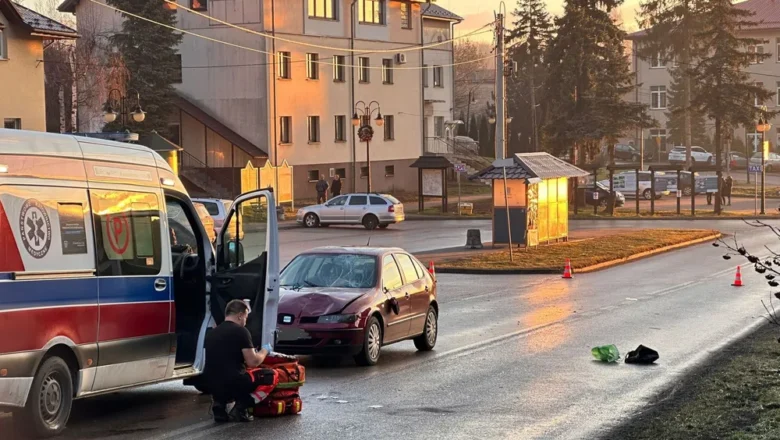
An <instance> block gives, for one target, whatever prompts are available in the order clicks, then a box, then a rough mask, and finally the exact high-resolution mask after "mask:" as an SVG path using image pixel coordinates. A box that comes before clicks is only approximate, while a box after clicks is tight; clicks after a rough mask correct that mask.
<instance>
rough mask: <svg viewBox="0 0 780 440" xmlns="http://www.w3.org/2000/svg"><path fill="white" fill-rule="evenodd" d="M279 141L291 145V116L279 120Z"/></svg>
mask: <svg viewBox="0 0 780 440" xmlns="http://www.w3.org/2000/svg"><path fill="white" fill-rule="evenodd" d="M279 141H280V142H281V143H283V144H291V143H292V116H282V117H281V118H279Z"/></svg>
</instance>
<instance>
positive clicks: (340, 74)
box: [333, 55, 347, 82]
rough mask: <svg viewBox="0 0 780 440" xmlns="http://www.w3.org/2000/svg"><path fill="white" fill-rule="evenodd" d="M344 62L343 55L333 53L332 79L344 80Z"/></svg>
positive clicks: (345, 62) (345, 59)
mask: <svg viewBox="0 0 780 440" xmlns="http://www.w3.org/2000/svg"><path fill="white" fill-rule="evenodd" d="M346 64H347V58H346V57H345V56H344V55H333V81H335V82H344V81H345V80H346V73H345V70H346V69H345V65H346Z"/></svg>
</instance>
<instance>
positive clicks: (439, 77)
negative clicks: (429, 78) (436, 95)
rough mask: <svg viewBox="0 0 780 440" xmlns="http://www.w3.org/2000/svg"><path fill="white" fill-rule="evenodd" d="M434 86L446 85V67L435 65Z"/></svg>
mask: <svg viewBox="0 0 780 440" xmlns="http://www.w3.org/2000/svg"><path fill="white" fill-rule="evenodd" d="M433 86H434V87H444V68H443V67H441V66H433Z"/></svg>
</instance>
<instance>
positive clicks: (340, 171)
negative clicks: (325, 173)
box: [334, 168, 347, 179]
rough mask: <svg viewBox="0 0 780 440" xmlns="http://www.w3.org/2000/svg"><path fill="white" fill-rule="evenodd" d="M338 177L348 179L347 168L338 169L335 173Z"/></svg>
mask: <svg viewBox="0 0 780 440" xmlns="http://www.w3.org/2000/svg"><path fill="white" fill-rule="evenodd" d="M334 174H335V175H336V176H339V177H340V178H342V179H346V178H347V169H346V168H336V172H335V173H334Z"/></svg>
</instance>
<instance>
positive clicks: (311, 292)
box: [279, 287, 371, 317]
mask: <svg viewBox="0 0 780 440" xmlns="http://www.w3.org/2000/svg"><path fill="white" fill-rule="evenodd" d="M370 291H371V289H345V288H322V287H314V288H306V287H304V288H301V289H300V290H289V289H281V290H280V291H279V296H280V298H279V313H287V314H291V315H294V316H297V317H301V316H322V315H330V314H334V313H339V312H341V311H342V310H344V308H345V307H347V306H348V305H350V304H352V303H353V302H354V301H356V300H357V299H359V298H360V297H362V296H363V295H366V294H367V293H369V292H370Z"/></svg>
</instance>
